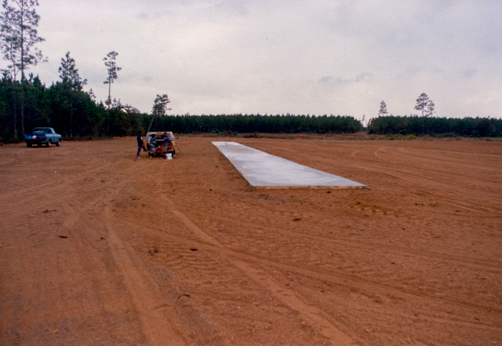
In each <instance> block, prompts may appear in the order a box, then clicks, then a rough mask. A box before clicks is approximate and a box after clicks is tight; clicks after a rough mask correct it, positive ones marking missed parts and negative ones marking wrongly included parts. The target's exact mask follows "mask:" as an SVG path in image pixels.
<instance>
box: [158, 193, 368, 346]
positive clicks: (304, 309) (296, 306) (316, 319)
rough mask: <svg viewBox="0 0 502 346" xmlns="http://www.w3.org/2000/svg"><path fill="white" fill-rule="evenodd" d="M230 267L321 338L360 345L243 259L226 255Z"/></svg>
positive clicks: (171, 207) (208, 238) (209, 241)
mask: <svg viewBox="0 0 502 346" xmlns="http://www.w3.org/2000/svg"><path fill="white" fill-rule="evenodd" d="M162 199H163V200H164V201H165V202H166V204H167V205H169V211H171V212H172V213H173V214H175V215H176V216H177V217H178V218H179V219H180V221H181V222H182V223H183V224H184V225H185V226H186V227H187V228H188V229H189V230H190V231H192V232H193V233H195V234H196V235H197V237H199V239H200V240H201V241H202V242H204V243H206V244H209V245H212V246H214V247H216V248H218V249H220V250H223V251H224V252H222V255H223V253H226V252H227V251H228V249H226V248H225V247H223V246H221V244H220V243H219V242H218V241H217V240H215V239H214V238H213V237H211V236H210V235H209V234H207V233H206V232H204V231H202V230H201V229H200V228H199V227H198V226H196V225H195V224H194V223H193V222H192V221H190V219H189V218H188V217H186V215H185V214H183V213H182V212H180V211H179V210H177V208H176V206H175V204H174V203H173V202H172V200H171V199H169V198H168V197H166V196H162ZM225 257H226V259H227V260H228V261H229V263H230V264H231V265H233V266H234V267H236V268H238V269H240V270H241V271H242V272H243V273H244V274H245V275H246V276H248V277H250V278H251V279H252V280H253V281H255V282H257V283H258V284H260V285H261V286H262V287H264V288H266V289H267V290H268V291H269V292H270V293H272V295H273V296H275V297H276V298H277V299H279V300H280V301H281V302H283V303H284V304H285V305H287V306H289V307H290V308H292V309H293V310H296V311H298V312H299V313H300V314H302V315H303V316H304V317H305V318H306V319H307V320H309V321H310V322H311V323H312V325H313V326H314V328H315V329H317V330H318V332H319V333H320V334H321V335H323V336H324V337H326V338H328V339H330V340H333V341H334V342H337V343H339V344H340V345H363V344H364V343H363V342H362V340H359V339H357V338H354V337H353V336H349V335H348V334H345V333H343V332H342V331H341V330H340V329H338V328H337V327H336V326H335V325H334V324H333V323H332V322H331V321H329V320H328V319H327V318H326V317H325V313H324V312H322V310H321V309H320V308H319V307H316V306H312V305H309V304H308V303H306V300H305V298H303V297H300V296H299V295H298V294H297V293H296V292H293V291H292V290H289V289H285V288H284V287H282V286H281V285H280V284H278V283H276V282H275V281H274V280H273V279H272V278H271V277H270V276H268V275H267V274H266V273H264V272H261V271H260V270H258V269H256V268H254V267H252V266H250V265H249V264H247V263H245V262H244V261H242V260H235V259H232V258H231V257H228V256H225Z"/></svg>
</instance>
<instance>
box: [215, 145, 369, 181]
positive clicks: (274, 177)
mask: <svg viewBox="0 0 502 346" xmlns="http://www.w3.org/2000/svg"><path fill="white" fill-rule="evenodd" d="M212 143H213V145H214V146H216V147H217V148H218V149H219V150H220V152H221V153H222V154H223V155H225V157H226V158H227V159H228V160H229V161H230V162H231V163H232V165H234V167H235V168H236V169H237V170H238V171H239V172H240V173H241V174H242V176H243V177H244V178H245V179H246V180H247V181H248V182H249V184H250V185H251V186H252V187H264V188H274V187H276V188H277V187H336V188H340V187H347V188H349V187H367V186H366V185H363V184H360V183H358V182H355V181H352V180H349V179H345V178H342V177H339V176H337V175H333V174H329V173H326V172H323V171H319V170H317V169H314V168H310V167H307V166H304V165H300V164H298V163H296V162H293V161H290V160H286V159H283V158H282V157H279V156H274V155H270V154H267V153H265V152H263V151H261V150H257V149H253V148H250V147H247V146H245V145H242V144H239V143H236V142H212Z"/></svg>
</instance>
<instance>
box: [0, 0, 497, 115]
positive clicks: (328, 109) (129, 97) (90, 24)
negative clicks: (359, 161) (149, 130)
mask: <svg viewBox="0 0 502 346" xmlns="http://www.w3.org/2000/svg"><path fill="white" fill-rule="evenodd" d="M39 3H40V6H39V7H38V8H37V12H38V14H39V15H40V16H41V20H40V24H39V27H38V32H39V35H40V36H41V37H43V38H45V40H46V41H45V42H43V43H42V44H39V48H40V49H41V50H42V52H43V53H44V55H45V56H46V57H48V59H49V62H48V63H44V64H39V65H38V66H36V67H32V68H31V72H34V73H35V74H39V76H40V78H41V80H42V82H43V83H45V84H46V85H47V86H49V85H50V84H51V83H52V81H57V80H58V79H59V76H58V75H59V74H58V67H59V66H60V65H61V58H62V57H64V55H65V54H66V52H67V51H70V52H71V53H70V54H71V56H72V57H73V58H74V59H75V61H76V67H77V68H78V69H79V73H80V76H81V77H82V78H87V79H88V85H87V86H86V87H85V89H86V90H88V89H90V88H92V89H93V90H94V92H95V94H96V96H97V99H98V100H103V101H104V100H106V98H107V96H108V88H107V86H106V85H104V84H103V81H104V80H105V79H106V77H107V72H106V67H105V65H104V63H103V58H104V57H105V56H106V54H107V53H108V52H110V51H116V52H118V53H119V55H118V57H117V64H118V66H120V67H122V71H120V72H119V73H118V79H117V80H116V81H115V83H114V84H113V85H112V98H117V99H120V100H121V102H122V103H123V104H130V105H132V106H134V107H136V108H138V109H139V110H140V111H142V112H148V113H149V112H151V109H152V105H153V100H154V99H155V96H156V95H157V94H168V95H169V98H170V100H171V103H170V104H169V106H170V107H172V111H170V113H172V114H185V113H190V114H233V113H243V114H256V113H260V114H266V113H267V114H286V113H293V114H311V115H312V114H316V115H322V114H328V115H329V114H340V115H351V116H354V117H355V118H358V119H361V118H362V116H363V115H366V119H369V118H371V117H375V116H377V113H378V110H379V106H380V102H381V101H382V100H385V102H386V103H387V108H388V111H389V113H392V114H394V115H409V114H410V113H417V111H414V109H413V108H414V106H415V104H416V99H417V98H418V96H419V95H420V94H421V93H423V92H425V93H427V94H428V96H429V97H430V98H431V99H432V100H433V101H434V102H435V103H436V111H437V112H436V114H435V115H436V116H440V117H466V116H481V117H488V116H491V117H497V118H500V117H502V63H501V62H502V38H501V34H502V1H500V0H493V1H491V0H472V1H470V0H465V1H464V0H431V1H427V0H381V1H378V0H360V1H358V0H319V1H316V0H298V1H295V0H287V1H286V0H282V1H279V0H248V1H237V0H234V1H218V0H207V1H196V0H193V1H181V0H169V1H167V0H39ZM2 64H3V65H2V67H5V66H6V62H5V61H4V62H3V63H2Z"/></svg>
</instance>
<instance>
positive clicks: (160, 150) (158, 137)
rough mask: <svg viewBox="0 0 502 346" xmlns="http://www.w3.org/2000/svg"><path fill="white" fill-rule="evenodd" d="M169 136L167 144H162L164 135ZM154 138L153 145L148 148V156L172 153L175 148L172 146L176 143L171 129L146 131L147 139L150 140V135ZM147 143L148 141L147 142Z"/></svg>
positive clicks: (174, 151) (163, 155) (162, 155)
mask: <svg viewBox="0 0 502 346" xmlns="http://www.w3.org/2000/svg"><path fill="white" fill-rule="evenodd" d="M165 134H167V138H169V143H168V144H167V145H165V144H164V139H165V137H166V135H165ZM152 135H153V136H154V138H155V145H154V146H153V147H150V148H149V152H148V157H164V158H165V157H166V156H167V154H171V156H172V155H174V154H175V153H176V150H175V149H174V146H175V145H176V137H174V134H173V133H172V132H171V131H160V132H148V133H147V134H146V138H147V141H149V140H150V137H151V136H152ZM148 143H149V142H148Z"/></svg>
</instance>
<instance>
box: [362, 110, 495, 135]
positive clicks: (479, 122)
mask: <svg viewBox="0 0 502 346" xmlns="http://www.w3.org/2000/svg"><path fill="white" fill-rule="evenodd" d="M368 133H370V134H402V135H422V134H423V135H430V136H436V135H443V136H446V135H447V136H471V137H501V136H502V119H493V118H479V117H477V118H462V119H458V118H436V117H419V116H404V117H403V116H393V115H391V116H384V117H378V118H373V119H371V121H370V123H369V124H368Z"/></svg>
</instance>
